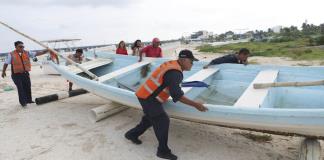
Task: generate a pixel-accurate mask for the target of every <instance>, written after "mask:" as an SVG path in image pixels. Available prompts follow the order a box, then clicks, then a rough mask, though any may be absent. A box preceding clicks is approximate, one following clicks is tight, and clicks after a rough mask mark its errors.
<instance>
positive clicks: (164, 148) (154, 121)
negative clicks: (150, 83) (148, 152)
mask: <svg viewBox="0 0 324 160" xmlns="http://www.w3.org/2000/svg"><path fill="white" fill-rule="evenodd" d="M139 101H140V103H141V105H142V108H143V112H144V116H143V117H142V120H141V122H140V123H139V124H138V125H137V126H136V127H135V128H133V129H131V130H129V131H128V132H127V133H126V134H128V135H130V136H131V137H133V138H137V137H139V136H140V135H142V134H143V133H144V132H145V131H146V130H147V129H148V128H150V127H151V126H153V129H154V133H155V136H156V138H157V140H158V141H159V146H158V152H161V153H170V152H171V150H170V149H169V147H168V135H169V124H170V118H169V116H168V114H167V113H166V112H165V111H164V109H163V106H162V104H161V103H160V102H159V101H157V100H155V99H149V100H142V99H139Z"/></svg>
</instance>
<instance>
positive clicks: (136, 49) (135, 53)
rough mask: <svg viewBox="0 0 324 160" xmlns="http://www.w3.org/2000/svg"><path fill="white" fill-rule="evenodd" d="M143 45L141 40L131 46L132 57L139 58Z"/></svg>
mask: <svg viewBox="0 0 324 160" xmlns="http://www.w3.org/2000/svg"><path fill="white" fill-rule="evenodd" d="M142 47H143V45H142V42H141V40H139V39H138V40H136V41H135V42H134V44H133V45H132V56H139V54H140V50H141V49H142Z"/></svg>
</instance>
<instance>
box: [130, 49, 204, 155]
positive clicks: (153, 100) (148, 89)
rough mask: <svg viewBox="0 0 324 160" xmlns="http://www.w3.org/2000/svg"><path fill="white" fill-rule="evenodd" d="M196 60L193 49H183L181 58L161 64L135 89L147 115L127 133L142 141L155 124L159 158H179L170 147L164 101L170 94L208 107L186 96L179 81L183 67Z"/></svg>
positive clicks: (137, 140)
mask: <svg viewBox="0 0 324 160" xmlns="http://www.w3.org/2000/svg"><path fill="white" fill-rule="evenodd" d="M193 61H198V60H197V59H196V58H195V57H194V56H193V54H192V52H191V51H190V50H182V51H181V52H180V53H179V58H178V60H171V61H167V62H165V63H163V64H161V65H160V66H159V67H158V68H157V69H156V70H155V71H153V73H152V74H151V75H150V77H149V78H148V79H147V80H146V82H145V83H144V84H142V85H141V86H140V88H139V89H138V90H137V91H136V96H137V98H138V100H139V102H140V104H141V106H142V108H143V112H144V115H143V117H142V120H141V122H140V123H139V124H138V125H137V126H136V127H135V128H132V129H131V130H129V131H128V132H127V133H126V134H125V137H126V138H127V139H128V140H130V141H132V142H133V143H135V144H141V143H142V141H141V140H139V139H138V137H139V136H140V135H142V134H143V133H144V132H145V131H146V130H147V129H148V128H150V127H151V126H153V129H154V133H155V136H156V138H157V140H158V142H159V146H158V149H157V153H156V155H157V156H158V157H160V158H164V159H171V160H176V159H177V156H176V155H174V154H172V152H171V150H170V149H169V147H168V132H169V124H170V119H169V116H168V114H167V113H166V112H165V110H164V109H163V106H162V104H163V103H164V102H166V101H167V100H168V98H169V97H170V96H171V97H172V99H173V102H175V103H176V102H177V101H180V102H182V103H184V104H187V105H189V106H192V107H194V108H196V109H197V110H199V111H202V112H205V111H207V110H208V109H207V108H206V107H205V106H204V105H203V104H201V103H198V102H195V101H192V100H190V99H188V98H187V97H186V96H184V92H183V91H182V90H181V87H180V83H181V82H182V80H183V73H182V72H183V71H190V70H191V67H192V65H193Z"/></svg>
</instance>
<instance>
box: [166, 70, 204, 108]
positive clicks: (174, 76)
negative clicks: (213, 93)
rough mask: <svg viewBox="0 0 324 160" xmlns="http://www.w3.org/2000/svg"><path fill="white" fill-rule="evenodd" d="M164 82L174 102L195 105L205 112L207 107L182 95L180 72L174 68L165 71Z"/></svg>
mask: <svg viewBox="0 0 324 160" xmlns="http://www.w3.org/2000/svg"><path fill="white" fill-rule="evenodd" d="M164 80H165V83H166V84H167V85H168V86H169V93H170V96H171V97H172V99H173V101H174V102H177V101H180V102H182V103H184V104H187V105H189V106H192V107H195V108H196V109H197V110H199V111H202V112H205V111H207V110H208V109H207V108H206V107H205V106H204V105H202V104H201V103H197V102H195V101H193V100H190V99H188V98H187V97H186V96H184V93H183V91H182V90H181V87H180V83H181V82H182V80H183V76H182V73H181V72H179V71H176V70H171V71H168V72H167V73H165V76H164Z"/></svg>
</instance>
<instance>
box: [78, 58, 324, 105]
mask: <svg viewBox="0 0 324 160" xmlns="http://www.w3.org/2000/svg"><path fill="white" fill-rule="evenodd" d="M106 58H109V60H111V61H109V63H108V62H104V63H102V64H103V65H98V66H96V67H94V68H91V69H89V71H90V72H92V73H94V74H95V75H96V76H98V77H99V81H100V82H101V83H104V84H106V85H110V86H114V87H118V88H122V89H126V90H130V91H135V90H136V89H137V88H138V87H139V86H140V85H141V84H143V83H144V82H145V80H146V79H147V78H148V77H149V75H150V74H151V73H152V71H154V69H155V68H157V67H158V66H159V65H160V64H162V63H163V62H165V61H167V59H154V60H153V59H147V60H145V61H142V62H140V63H138V62H137V61H138V59H137V57H132V56H128V57H127V58H125V57H124V56H119V55H118V56H117V55H111V56H107V57H106ZM206 64H207V62H203V61H199V62H194V65H193V67H192V69H191V71H186V72H184V79H183V81H184V82H187V81H203V82H205V83H207V84H208V85H209V87H208V88H202V87H193V88H191V87H183V88H182V89H183V91H184V93H185V95H186V96H188V97H189V98H192V99H195V100H198V101H201V102H203V103H207V104H214V105H224V106H231V107H245V108H300V109H302V108H324V100H323V99H322V98H323V97H324V86H323V85H322V86H305V87H271V88H264V89H254V88H253V84H254V83H273V82H291V81H316V80H323V79H324V68H322V67H278V66H262V65H246V66H244V65H237V64H222V65H217V66H214V67H210V68H208V69H202V68H203V66H204V65H206ZM82 65H84V66H85V65H86V63H85V64H82ZM76 74H78V75H80V76H84V77H87V75H86V74H85V73H82V72H80V73H76Z"/></svg>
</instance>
